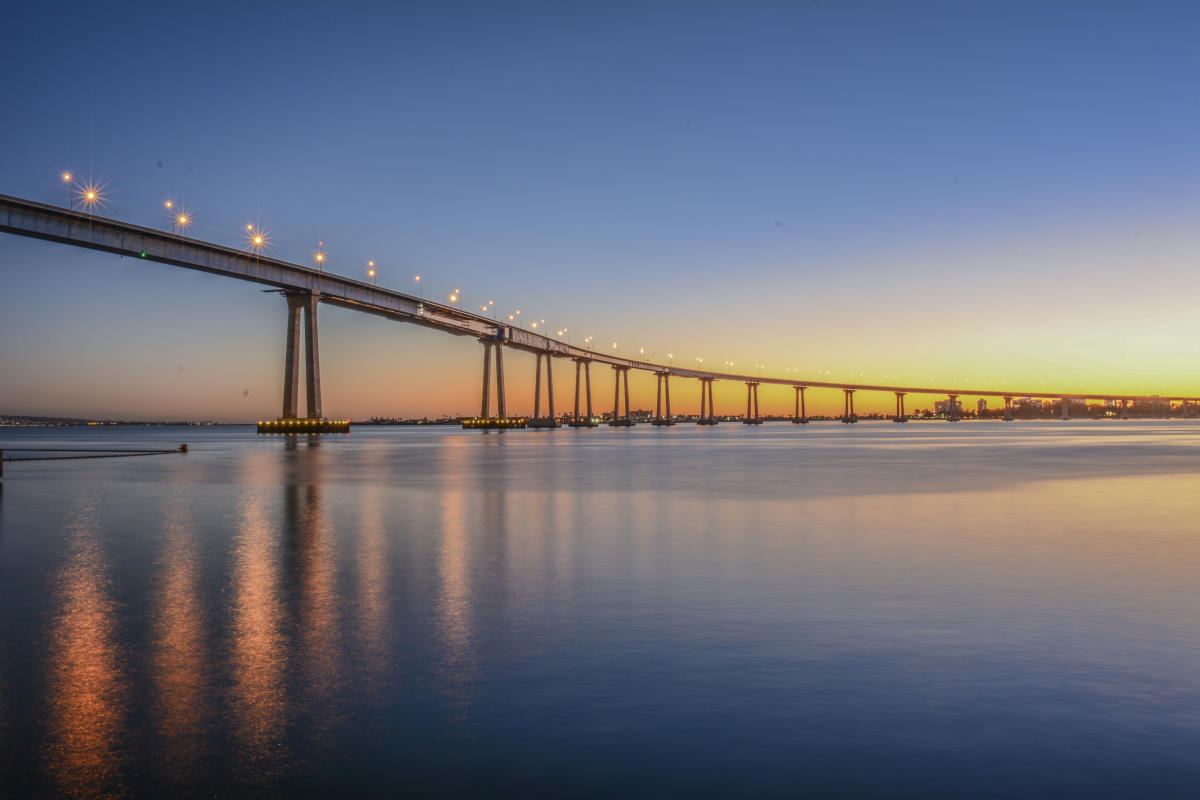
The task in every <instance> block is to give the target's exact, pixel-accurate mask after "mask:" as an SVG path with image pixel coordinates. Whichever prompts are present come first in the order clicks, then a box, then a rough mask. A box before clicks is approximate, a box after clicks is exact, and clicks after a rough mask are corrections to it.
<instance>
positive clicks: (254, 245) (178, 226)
mask: <svg viewBox="0 0 1200 800" xmlns="http://www.w3.org/2000/svg"><path fill="white" fill-rule="evenodd" d="M60 177H61V178H62V182H63V185H64V186H66V187H67V206H68V208H70V209H72V210H74V208H75V200H76V199H78V200H79V202H80V203H81V204H82V205H83V206H84V207H86V208H87V209H88V211H89V212H90V211H91V210H92V209H94V208H95V207H96V206H99V205H101V204H102V203H103V197H102V195H101V188H102V187H100V186H99V185H97V184H93V183H90V182H89V183H86V184H79V183H77V182H76V181H75V179H74V176H72V175H71V173H70V172H63V173H62V175H61V176H60ZM76 190H78V194H77V195H76V194H75V192H76ZM163 208H164V209H165V210H166V211H167V213H168V214H169V215H170V217H171V232H172V233H178V232H181V231H183V230H185V229H186V228H187V227H188V226H189V225H191V224H192V222H193V218H192V215H191V214H189V213H188V212H187V211H186V210H184V209H183V208H180V207H177V206H176V204H175V202H174V201H173V200H165V201H164V202H163ZM246 239H247V246H248V248H249V249H250V250H251V251H252V252H254V253H255V254H256V255H257V254H259V253H261V252H263V251H264V250H266V248H267V246H268V245H269V244H270V240H269V238H268V235H267V232H266V231H265V230H263V229H262V228H259V227H256V226H255V225H254V224H253V223H247V224H246ZM325 259H326V255H325V243H324V242H317V250H316V251H315V252H314V253H313V261H314V263H315V264H316V266H317V269H318V270H321V271H324V267H325ZM367 277H368V278H370V279H371V280H372V282H373V283H374V284H375V285H376V286H378V285H379V272H378V270H377V269H376V268H375V261H374V260H373V259H368V260H367ZM413 283H414V284H416V288H417V294H418V296H419V297H421V298H422V299H423V298H424V296H425V293H424V290H423V288H422V284H421V276H420V275H414V276H413ZM447 299H448V300H449V301H450V304H451V305H455V304H457V303H458V302H459V301H461V300H462V292H461V291H460V290H459V289H454V290H453V291H452V292H450V293H449V295H448V297H447ZM495 306H496V301H495V300H488V301H487V303H486V304H482V305H480V306H479V310H480V311H481V312H482V313H484V314H488V313H490V314H491V315H492V318H493V319H496V318H497V317H496V308H495ZM520 317H521V309H519V308H518V309H516V310H514V311H513V312H512V313H510V314H508V321H509V322H512V323H514V324H515V323H519V322H520ZM529 327H530V328H531V329H532V330H537V329H538V328H541V329H542V330H545V328H546V320H544V319H539V320H536V321H534V322H532V323H530V325H529ZM570 333H571V332H570V329H568V328H562V329H560V330H558V331H557V332H556V333H555V336H557V337H558V338H560V339H562V338H565V339H566V341H567V344H568V345H570V343H571V335H570ZM595 338H596V337H594V336H587V337H584V340H583V344H584V346H585V347H587V348H588V349H589V350H591V351H592V352H595V344H594V343H595ZM612 349H613V352H614V354H615V355H618V356H619V355H620V354H621V347H620V343H619V342H613V344H612ZM638 352H639V355H640V356H641V357H642V360H643V361H644V360H645V356H646V348H644V347H641V348H638ZM666 355H667V359H668V361H669V362H670V365H671V366H672V367H673V366H675V354H674V353H667V354H666ZM703 364H704V358H703V357H702V356H696V368H697V369H700V368H701V367H702V366H703ZM725 366H726V367H728V370H729V372H730V374H732V373H733V367H734V362H732V361H726V362H725ZM754 368H755V370H756V373H757V374H759V375H761V374H762V370H764V369H766V365H765V364H755V365H754ZM787 371H788V372H789V373H793V372H794V373H795V377H796V378H797V379H798V378H799V370H797V369H793V368H791V367H789V368H788V370H787ZM824 372H825V374H826V375H829V374H830V371H829V370H824ZM820 373H821V371H820V370H818V374H820ZM851 377H862V373H861V372H859V373H851ZM884 377H885V378H886V377H888V376H884ZM892 377H895V376H892ZM918 380H919V379H918ZM929 380H933V379H932V378H929Z"/></svg>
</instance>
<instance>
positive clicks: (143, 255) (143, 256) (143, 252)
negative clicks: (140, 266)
mask: <svg viewBox="0 0 1200 800" xmlns="http://www.w3.org/2000/svg"><path fill="white" fill-rule="evenodd" d="M139 255H141V257H142V258H145V257H146V251H145V250H143V251H142V252H141V253H140V254H139Z"/></svg>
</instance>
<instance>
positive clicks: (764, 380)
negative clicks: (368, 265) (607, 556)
mask: <svg viewBox="0 0 1200 800" xmlns="http://www.w3.org/2000/svg"><path fill="white" fill-rule="evenodd" d="M0 232H3V233H10V234H15V235H18V236H27V237H31V238H35V239H43V240H45V241H50V242H57V243H59V244H66V245H70V246H72V247H80V248H85V249H89V250H99V251H102V252H106V253H114V254H117V255H121V256H126V257H129V258H140V259H144V260H146V261H153V262H156V263H160V264H169V265H171V266H176V267H183V268H185V269H192V270H198V271H201V272H209V273H212V274H214V275H221V276H224V277H227V278H236V279H238V280H243V281H249V282H252V283H257V284H260V285H264V286H268V287H271V288H272V289H275V290H278V291H279V293H280V294H282V295H283V297H284V299H285V301H286V304H287V317H286V325H287V328H286V329H287V345H286V350H285V353H284V383H283V393H282V395H283V402H282V411H281V414H280V417H279V420H278V421H277V422H274V423H268V428H269V429H276V430H298V429H299V430H304V429H320V428H321V427H322V426H323V425H324V424H325V423H326V420H325V416H324V409H323V407H322V405H321V379H320V356H319V344H318V335H317V307H318V304H319V303H328V304H330V305H334V306H340V307H342V308H349V309H352V310H355V311H360V312H363V313H367V314H375V315H377V316H381V317H386V318H388V319H392V320H397V321H400V322H406V323H410V324H413V325H422V326H425V327H428V328H434V329H436V330H439V331H442V332H444V333H449V334H453V335H455V336H472V337H475V338H476V339H478V340H479V341H480V342H481V343H482V345H483V354H484V357H483V384H482V393H481V404H480V414H479V416H478V417H477V418H475V419H473V420H468V421H466V422H465V423H464V425H466V426H467V427H479V428H487V427H514V426H524V425H526V424H528V425H530V426H537V427H556V426H557V425H558V421H557V420H558V417H557V415H556V414H555V409H554V388H553V382H552V374H551V369H552V363H553V361H554V359H567V360H570V361H571V362H573V363H574V365H575V396H574V412H573V414H572V415H571V419H570V424H571V425H573V426H576V427H590V426H593V425H595V424H597V422H596V418H595V416H594V414H593V405H592V391H591V366H592V365H593V364H601V365H606V366H609V367H611V368H612V369H613V370H614V372H615V375H616V386H615V389H614V397H613V412H612V417H611V421H610V424H614V425H631V424H633V416H632V413H631V411H630V406H629V371H630V370H644V371H648V372H653V373H655V375H656V376H657V381H658V389H657V406H656V413H655V418H654V423H655V424H658V425H670V424H674V421H675V417H674V415H672V413H671V387H670V379H671V378H673V377H674V378H689V379H694V380H698V381H699V382H700V398H701V406H700V407H701V410H700V415H699V419H698V422H699V423H700V424H715V423H716V422H717V416H718V415H717V414H716V413H715V411H714V409H713V401H712V385H713V383H714V382H715V381H740V382H743V383H745V384H746V415H745V417H744V418H743V421H744V422H747V423H751V424H755V423H758V422H761V420H762V417H761V416H760V414H759V411H758V387H759V385H761V384H768V385H772V384H773V385H779V386H790V387H792V389H793V390H794V392H795V412H794V414H793V417H792V421H793V422H797V423H803V422H807V421H808V415H807V411H806V408H805V391H806V390H807V389H810V388H824V389H839V390H841V391H842V392H843V395H844V401H845V404H844V409H843V414H842V421H844V422H855V421H857V418H858V417H857V414H856V413H855V411H854V395H855V393H856V392H885V393H887V392H890V393H892V394H894V395H895V398H896V413H895V415H894V419H895V420H896V421H897V422H903V421H905V420H906V419H907V418H908V416H907V414H906V413H905V409H904V399H905V397H906V396H907V395H910V394H919V395H938V396H944V397H946V398H948V399H949V400H950V403H949V404H948V408H949V409H950V413H949V415H948V416H949V418H950V419H951V420H954V419H956V418H957V416H958V414H957V412H956V409H957V403H956V401H957V398H958V397H960V396H971V397H998V398H1003V399H1004V403H1005V419H1008V420H1011V419H1012V418H1013V400H1014V399H1015V398H1039V399H1050V400H1057V401H1059V402H1060V403H1061V405H1062V413H1063V418H1064V419H1066V418H1067V416H1068V415H1069V408H1070V405H1071V401H1086V400H1105V401H1114V402H1120V403H1121V415H1122V416H1127V415H1128V411H1129V406H1128V404H1129V403H1135V402H1136V403H1150V404H1152V405H1154V406H1157V407H1162V405H1163V404H1165V405H1166V406H1167V408H1168V411H1169V406H1170V404H1171V403H1176V402H1178V403H1184V404H1185V405H1191V404H1193V403H1196V402H1198V401H1200V397H1196V396H1186V395H1135V394H1080V393H1075V392H1053V391H1049V392H1048V391H1044V390H1043V391H1029V392H1024V391H1014V390H1008V389H1005V390H992V389H976V388H955V387H937V388H934V387H928V386H893V385H885V384H863V383H844V382H839V381H820V380H800V379H797V378H772V377H761V376H757V375H742V374H737V373H732V372H714V371H708V370H702V369H694V368H689V367H676V366H674V365H666V364H658V363H654V362H651V361H639V360H636V359H629V358H622V357H620V356H616V355H610V354H606V353H597V352H594V351H592V350H589V349H586V348H582V347H577V346H572V345H570V344H568V343H564V342H561V341H558V340H556V339H554V338H552V337H549V336H546V335H544V334H540V333H536V332H534V331H531V330H527V329H524V328H521V327H519V326H516V325H509V324H506V323H504V322H502V321H497V320H494V319H490V318H488V317H485V316H482V315H479V314H473V313H471V312H469V311H465V310H463V309H461V308H458V307H456V306H453V305H448V304H445V303H438V302H434V301H430V300H425V299H423V298H419V297H415V296H413V295H411V294H407V293H405V292H400V291H396V290H395V289H387V288H383V287H380V286H376V285H374V284H371V283H367V282H365V281H359V280H355V279H353V278H347V277H344V276H341V275H336V274H334V273H330V272H325V271H323V270H320V269H314V268H312V267H306V266H302V265H299V264H293V263H290V262H287V261H283V260H280V259H276V258H272V257H270V256H266V255H263V254H261V253H256V252H254V251H253V250H248V249H237V248H232V247H226V246H224V245H219V244H214V243H211V242H204V241H200V240H197V239H191V238H188V237H186V236H183V235H182V234H177V233H173V232H169V231H160V230H155V229H153V228H145V227H141V226H138V225H132V224H130V223H127V222H121V221H120V220H114V219H108V218H105V217H100V216H95V215H93V214H90V213H87V212H84V211H75V210H71V209H66V208H61V207H59V206H54V205H48V204H45V203H38V202H35V201H32V200H25V199H22V198H18V197H10V196H8V195H0ZM302 349H303V353H304V361H305V387H304V388H305V400H306V403H305V409H304V411H305V413H304V414H303V415H301V414H300V408H299V395H300V392H299V389H300V386H299V375H300V356H301V350H302ZM505 350H519V351H524V352H527V353H531V354H533V355H534V356H535V358H536V372H535V374H536V378H535V402H534V417H533V418H532V419H529V420H526V419H524V418H519V419H518V418H512V417H509V416H508V413H507V406H506V402H505V382H504V352H505ZM543 364H544V365H545V371H546V388H547V406H546V410H547V412H548V413H547V415H545V416H543V415H542V413H541V412H542V406H541V400H542V391H541V380H542V366H543ZM493 366H494V371H493ZM493 372H494V379H493V377H492V376H493ZM493 380H494V383H495V393H496V405H495V408H496V414H494V415H493V414H492V411H491V409H492V404H491V389H492V384H493ZM622 400H624V403H623V406H624V407H623V408H622ZM581 403H582V405H581ZM339 424H340V423H339Z"/></svg>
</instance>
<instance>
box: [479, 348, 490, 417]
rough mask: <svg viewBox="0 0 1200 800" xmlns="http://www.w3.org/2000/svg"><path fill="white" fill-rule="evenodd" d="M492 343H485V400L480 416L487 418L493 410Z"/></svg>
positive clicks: (481, 406)
mask: <svg viewBox="0 0 1200 800" xmlns="http://www.w3.org/2000/svg"><path fill="white" fill-rule="evenodd" d="M491 383H492V343H491V342H488V341H485V342H484V343H483V402H482V403H481V404H480V406H479V418H480V419H487V417H488V414H489V413H491V410H492V398H491Z"/></svg>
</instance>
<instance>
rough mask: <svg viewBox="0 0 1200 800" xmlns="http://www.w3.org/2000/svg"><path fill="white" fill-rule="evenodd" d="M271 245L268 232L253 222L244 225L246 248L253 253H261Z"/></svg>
mask: <svg viewBox="0 0 1200 800" xmlns="http://www.w3.org/2000/svg"><path fill="white" fill-rule="evenodd" d="M270 246H271V237H270V235H269V232H268V231H266V230H264V229H263V228H260V227H258V226H257V225H254V224H253V223H251V224H249V225H247V226H246V249H247V250H250V251H251V252H253V253H261V252H262V251H264V250H266V249H267V248H268V247H270Z"/></svg>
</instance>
